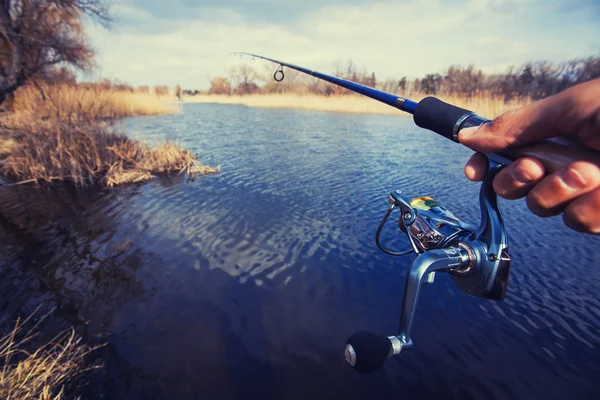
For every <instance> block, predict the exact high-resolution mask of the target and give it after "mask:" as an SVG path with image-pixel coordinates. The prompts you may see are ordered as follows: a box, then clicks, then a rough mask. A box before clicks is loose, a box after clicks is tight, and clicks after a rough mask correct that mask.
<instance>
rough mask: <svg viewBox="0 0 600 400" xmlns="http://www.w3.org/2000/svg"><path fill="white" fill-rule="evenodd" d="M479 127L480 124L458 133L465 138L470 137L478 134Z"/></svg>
mask: <svg viewBox="0 0 600 400" xmlns="http://www.w3.org/2000/svg"><path fill="white" fill-rule="evenodd" d="M478 129H479V127H478V126H472V127H470V128H465V129H461V130H460V133H459V134H458V135H459V136H460V137H463V138H468V137H470V136H473V135H474V134H476V133H477V130H478Z"/></svg>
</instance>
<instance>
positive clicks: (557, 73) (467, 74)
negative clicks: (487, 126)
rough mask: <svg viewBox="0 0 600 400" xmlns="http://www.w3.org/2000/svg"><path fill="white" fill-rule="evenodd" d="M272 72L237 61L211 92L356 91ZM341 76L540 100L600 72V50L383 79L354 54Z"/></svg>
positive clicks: (338, 70) (413, 88) (380, 85)
mask: <svg viewBox="0 0 600 400" xmlns="http://www.w3.org/2000/svg"><path fill="white" fill-rule="evenodd" d="M271 73H272V72H263V73H260V72H259V71H257V70H256V69H255V68H254V67H253V66H252V65H250V64H242V65H239V66H237V67H234V68H233V69H232V70H231V71H230V73H229V75H228V76H217V77H214V78H213V79H212V80H211V83H210V89H209V90H208V93H209V94H224V95H232V94H237V95H249V94H258V93H298V94H317V95H324V96H329V95H343V94H349V93H351V92H349V91H347V90H346V89H343V88H340V87H338V86H335V85H332V84H330V83H328V82H324V81H321V80H319V79H316V78H314V77H310V76H308V75H305V74H301V73H299V72H297V71H294V70H290V69H289V68H288V69H286V71H285V73H286V77H285V79H284V80H283V81H282V82H280V83H278V82H275V81H274V80H273V78H272V75H271ZM334 75H335V76H338V77H340V78H344V79H347V80H350V81H353V82H357V83H361V84H363V85H366V86H370V87H373V88H377V89H380V90H383V91H386V92H392V93H398V94H403V95H406V96H410V95H411V94H413V93H421V94H426V95H459V96H464V97H473V96H476V95H480V94H485V95H491V96H494V97H498V98H504V100H505V101H510V100H513V99H515V98H530V99H533V100H538V99H541V98H544V97H547V96H549V95H552V94H555V93H558V92H560V91H562V90H564V89H566V88H568V87H571V86H574V85H576V84H579V83H582V82H586V81H589V80H592V79H595V78H599V77H600V55H598V56H592V57H588V58H579V59H573V60H568V61H565V62H561V63H552V62H548V61H537V62H528V63H525V64H523V65H521V66H520V67H511V68H509V69H508V70H507V71H506V72H505V73H502V74H485V73H484V72H483V71H482V70H481V69H479V68H476V67H475V66H474V65H468V66H459V65H453V66H450V67H449V68H447V69H446V70H445V71H443V72H441V73H430V74H426V75H425V76H423V77H422V78H417V79H408V78H407V77H402V78H399V79H386V80H382V81H380V80H378V79H377V77H376V74H375V72H368V70H367V69H366V68H362V69H358V67H357V66H356V64H355V63H354V62H353V61H352V60H348V61H347V62H346V63H344V64H342V63H340V62H338V63H336V64H335V72H334Z"/></svg>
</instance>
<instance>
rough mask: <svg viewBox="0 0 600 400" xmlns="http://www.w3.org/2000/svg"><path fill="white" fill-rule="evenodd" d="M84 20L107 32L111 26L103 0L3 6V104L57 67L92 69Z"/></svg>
mask: <svg viewBox="0 0 600 400" xmlns="http://www.w3.org/2000/svg"><path fill="white" fill-rule="evenodd" d="M84 15H87V16H90V17H92V18H93V19H94V20H95V21H97V22H99V23H101V24H103V25H105V26H106V25H108V24H109V23H110V21H111V17H110V13H109V10H108V7H107V5H106V3H105V1H104V0H2V1H1V2H0V104H1V103H3V102H4V101H5V100H6V99H7V97H8V96H11V95H12V94H13V93H14V91H15V90H16V89H17V88H19V87H20V86H23V85H24V84H25V83H27V82H28V81H29V80H30V79H32V78H33V77H35V76H43V75H44V74H48V73H49V71H52V70H53V69H55V68H56V67H57V66H65V65H70V66H72V67H74V68H78V69H86V68H88V67H89V66H90V64H91V60H92V56H93V53H92V50H91V48H90V46H89V44H88V43H87V41H86V37H85V35H84V32H83V22H82V17H83V16H84Z"/></svg>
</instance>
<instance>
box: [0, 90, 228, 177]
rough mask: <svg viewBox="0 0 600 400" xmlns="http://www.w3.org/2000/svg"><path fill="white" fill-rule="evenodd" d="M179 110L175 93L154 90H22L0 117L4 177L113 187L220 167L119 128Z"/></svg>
mask: <svg viewBox="0 0 600 400" xmlns="http://www.w3.org/2000/svg"><path fill="white" fill-rule="evenodd" d="M180 111H181V108H180V107H179V106H178V105H177V104H175V103H174V102H173V101H171V99H169V98H167V97H157V96H154V95H150V94H143V93H131V92H119V91H111V90H102V89H100V88H98V87H93V86H87V87H79V86H66V85H56V86H46V87H42V88H34V87H26V88H23V89H21V90H19V91H18V92H17V95H16V98H15V100H14V102H13V104H12V111H11V112H9V113H7V114H6V115H4V116H2V117H1V118H0V175H2V176H3V177H4V178H5V180H6V181H8V182H10V183H11V184H26V183H40V182H56V181H69V182H72V183H75V184H76V185H87V184H92V183H95V182H101V183H102V184H105V185H106V186H114V185H118V184H123V183H129V182H140V181H146V180H149V179H152V178H154V177H155V176H156V175H160V174H168V173H173V172H178V173H181V172H186V173H188V174H210V173H216V172H218V171H219V168H218V167H217V168H216V169H215V168H210V167H207V166H204V165H202V164H201V163H200V162H199V160H198V158H197V157H196V156H195V155H194V154H193V153H191V152H190V151H187V150H185V149H182V148H180V147H179V146H177V145H176V144H173V143H165V144H163V145H160V146H158V147H155V148H150V147H149V146H147V145H145V144H144V143H140V142H138V141H135V140H131V139H129V138H128V137H127V136H126V135H124V134H123V133H120V132H117V131H116V130H115V129H114V127H113V126H112V122H113V121H114V120H116V119H118V118H123V117H128V116H137V115H160V114H170V113H178V112H180Z"/></svg>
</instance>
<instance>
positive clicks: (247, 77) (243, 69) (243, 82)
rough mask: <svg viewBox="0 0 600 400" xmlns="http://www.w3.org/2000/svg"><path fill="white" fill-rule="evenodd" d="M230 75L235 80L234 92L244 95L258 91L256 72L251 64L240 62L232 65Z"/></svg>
mask: <svg viewBox="0 0 600 400" xmlns="http://www.w3.org/2000/svg"><path fill="white" fill-rule="evenodd" d="M230 75H231V78H232V80H233V81H234V82H237V86H236V88H235V89H234V93H235V94H240V95H246V94H254V93H258V92H259V91H260V88H259V87H258V85H257V84H256V80H257V79H258V74H257V73H256V70H255V69H254V68H253V67H252V66H250V65H248V64H242V65H239V66H237V67H234V68H233V69H232V70H231V72H230Z"/></svg>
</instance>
